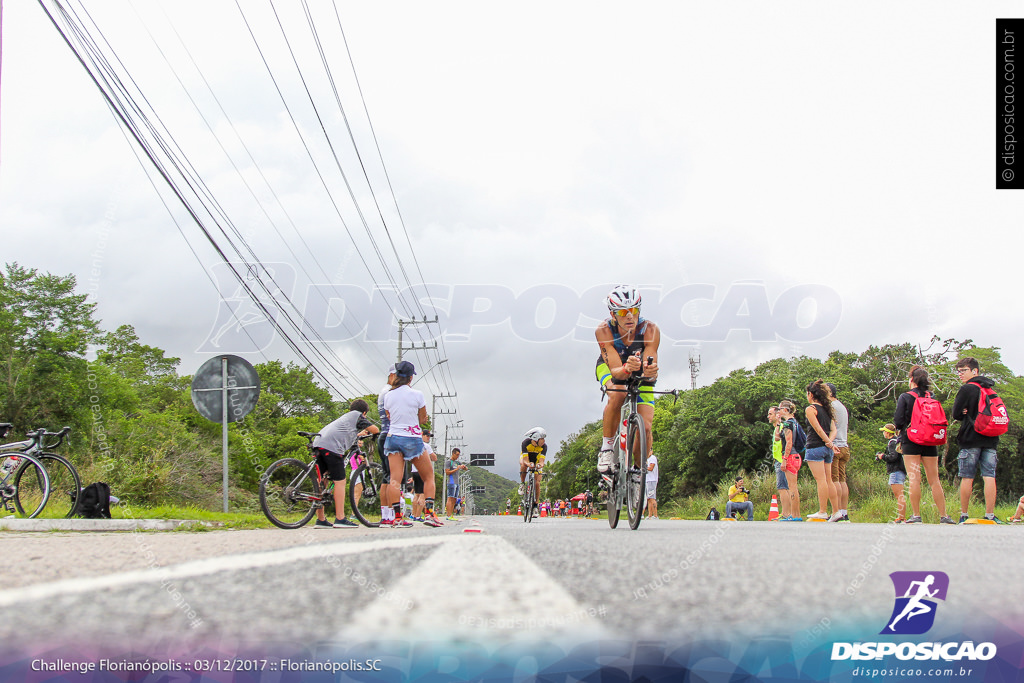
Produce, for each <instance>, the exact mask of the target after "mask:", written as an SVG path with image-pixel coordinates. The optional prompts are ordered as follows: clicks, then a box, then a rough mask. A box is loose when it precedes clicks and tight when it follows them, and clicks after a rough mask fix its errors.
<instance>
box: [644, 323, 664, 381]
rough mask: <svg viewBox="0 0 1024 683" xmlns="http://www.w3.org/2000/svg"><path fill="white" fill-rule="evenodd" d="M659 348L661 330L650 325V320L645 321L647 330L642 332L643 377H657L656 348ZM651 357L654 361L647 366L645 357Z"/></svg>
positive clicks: (652, 324)
mask: <svg viewBox="0 0 1024 683" xmlns="http://www.w3.org/2000/svg"><path fill="white" fill-rule="evenodd" d="M659 346H661V330H660V329H658V326H657V325H655V324H654V323H652V322H651V321H650V320H648V321H647V329H646V330H645V331H644V356H645V358H644V359H643V361H644V376H645V377H657V376H658V347H659ZM649 356H653V357H654V360H653V361H651V365H650V366H648V365H647V357H649Z"/></svg>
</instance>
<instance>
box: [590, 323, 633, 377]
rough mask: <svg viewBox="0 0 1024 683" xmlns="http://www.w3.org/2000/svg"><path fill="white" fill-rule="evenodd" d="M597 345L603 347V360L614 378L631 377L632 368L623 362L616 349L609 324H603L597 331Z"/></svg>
mask: <svg viewBox="0 0 1024 683" xmlns="http://www.w3.org/2000/svg"><path fill="white" fill-rule="evenodd" d="M596 337H597V345H598V346H599V347H600V348H601V360H603V361H604V364H605V365H607V366H608V373H609V374H610V375H611V376H612V379H614V380H618V381H623V380H625V379H627V378H628V377H629V375H630V374H631V372H632V371H631V370H629V369H628V368H627V367H626V366H625V365H623V364H622V359H621V358H619V352H618V351H616V350H615V341H614V338H613V337H612V332H611V330H609V329H608V326H607V325H601V326H600V327H598V328H597V332H596Z"/></svg>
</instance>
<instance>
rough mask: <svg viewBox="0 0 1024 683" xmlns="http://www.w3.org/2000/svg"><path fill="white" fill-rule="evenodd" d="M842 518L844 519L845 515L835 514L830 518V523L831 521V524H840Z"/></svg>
mask: <svg viewBox="0 0 1024 683" xmlns="http://www.w3.org/2000/svg"><path fill="white" fill-rule="evenodd" d="M842 518H843V513H842V512H833V513H832V516H831V517H829V518H828V521H830V522H838V521H840V520H841V519H842Z"/></svg>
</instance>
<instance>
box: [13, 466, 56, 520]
mask: <svg viewBox="0 0 1024 683" xmlns="http://www.w3.org/2000/svg"><path fill="white" fill-rule="evenodd" d="M14 455H15V456H17V457H19V458H21V463H20V464H19V465H18V468H17V469H16V470H15V471H14V476H13V477H9V478H8V479H7V482H6V483H5V485H4V488H5V489H7V490H5V491H4V497H5V498H10V497H13V498H14V508H15V515H16V516H17V517H28V518H30V519H31V518H33V517H38V516H39V513H41V512H42V511H43V508H44V507H46V501H47V500H49V498H50V475H49V474H48V473H47V471H46V468H45V467H44V466H43V464H42V463H41V462H40V461H39V460H37V459H36V458H35V457H33V456H31V455H26V454H24V453H15V454H14ZM4 460H6V458H4Z"/></svg>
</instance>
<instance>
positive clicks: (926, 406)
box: [907, 391, 949, 446]
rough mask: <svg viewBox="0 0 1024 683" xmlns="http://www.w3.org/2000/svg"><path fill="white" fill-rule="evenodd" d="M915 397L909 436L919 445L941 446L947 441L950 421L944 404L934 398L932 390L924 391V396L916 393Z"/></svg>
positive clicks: (908, 428) (908, 431) (908, 429)
mask: <svg viewBox="0 0 1024 683" xmlns="http://www.w3.org/2000/svg"><path fill="white" fill-rule="evenodd" d="M908 393H913V392H908ZM914 397H915V398H916V400H915V401H914V412H912V413H911V415H910V426H909V427H907V438H908V439H910V440H911V441H913V442H914V443H916V444H917V445H918V446H941V445H942V444H944V443H946V430H947V428H948V427H949V423H948V422H947V421H946V413H945V412H944V411H943V410H942V404H941V403H939V402H938V401H936V400H935V399H934V398H932V392H930V391H926V392H924V396H918V395H917V394H914Z"/></svg>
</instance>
